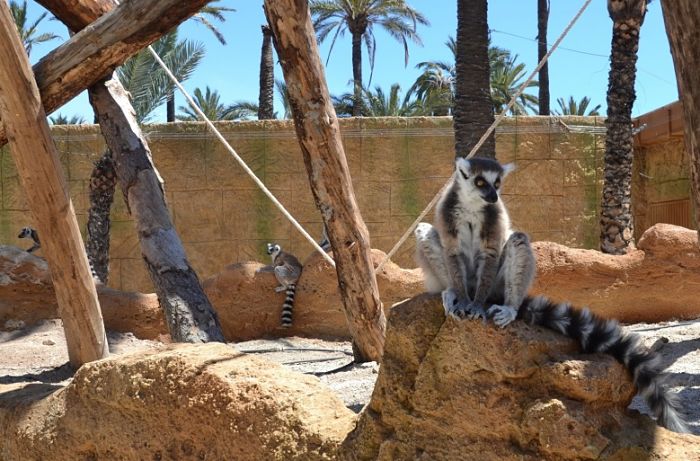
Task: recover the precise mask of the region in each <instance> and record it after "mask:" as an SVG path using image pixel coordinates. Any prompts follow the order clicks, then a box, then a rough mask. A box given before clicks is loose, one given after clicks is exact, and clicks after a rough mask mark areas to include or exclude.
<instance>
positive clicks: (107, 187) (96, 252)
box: [86, 149, 117, 285]
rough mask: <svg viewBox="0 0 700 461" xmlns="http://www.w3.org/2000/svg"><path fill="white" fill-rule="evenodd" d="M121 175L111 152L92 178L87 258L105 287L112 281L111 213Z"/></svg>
mask: <svg viewBox="0 0 700 461" xmlns="http://www.w3.org/2000/svg"><path fill="white" fill-rule="evenodd" d="M116 184H117V173H116V171H115V170H114V160H113V159H112V152H111V151H110V150H109V149H107V150H106V151H105V153H104V154H103V155H102V157H100V159H99V160H98V161H97V162H96V163H95V167H94V168H93V169H92V174H91V175H90V209H89V210H88V220H87V244H86V250H87V256H88V260H89V261H90V266H92V272H93V274H94V275H95V276H96V277H97V278H98V280H99V281H100V282H102V283H103V284H105V285H106V284H107V281H108V278H109V231H110V225H111V220H110V216H109V212H110V210H111V208H112V202H114V189H115V187H116Z"/></svg>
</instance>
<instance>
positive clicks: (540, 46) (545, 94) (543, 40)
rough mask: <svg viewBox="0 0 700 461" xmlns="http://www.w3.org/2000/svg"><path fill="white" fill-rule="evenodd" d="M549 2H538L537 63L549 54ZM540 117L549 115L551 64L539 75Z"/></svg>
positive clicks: (544, 67)
mask: <svg viewBox="0 0 700 461" xmlns="http://www.w3.org/2000/svg"><path fill="white" fill-rule="evenodd" d="M548 22H549V0H537V61H542V58H544V57H545V55H546V54H547V23H548ZM539 93H540V94H539V98H538V99H539V104H540V115H549V64H548V63H547V62H545V63H544V65H543V66H542V68H541V69H540V75H539Z"/></svg>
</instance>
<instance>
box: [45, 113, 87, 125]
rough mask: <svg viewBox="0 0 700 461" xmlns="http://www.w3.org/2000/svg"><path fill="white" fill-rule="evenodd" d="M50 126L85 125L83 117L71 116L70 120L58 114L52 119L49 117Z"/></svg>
mask: <svg viewBox="0 0 700 461" xmlns="http://www.w3.org/2000/svg"><path fill="white" fill-rule="evenodd" d="M49 120H50V121H51V124H52V125H82V124H83V123H85V117H83V116H82V115H73V116H71V117H70V118H68V117H67V116H65V115H63V114H61V113H58V114H56V115H54V116H53V117H49Z"/></svg>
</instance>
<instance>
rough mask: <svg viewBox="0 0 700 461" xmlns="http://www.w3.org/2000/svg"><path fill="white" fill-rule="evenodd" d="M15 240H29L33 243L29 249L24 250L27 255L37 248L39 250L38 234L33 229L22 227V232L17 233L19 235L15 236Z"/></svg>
mask: <svg viewBox="0 0 700 461" xmlns="http://www.w3.org/2000/svg"><path fill="white" fill-rule="evenodd" d="M17 238H20V239H24V238H30V239H32V242H34V244H33V245H32V246H31V247H29V248H27V250H26V251H27V253H31V252H33V251H36V250H38V249H39V248H41V242H40V241H39V234H38V233H37V231H36V230H35V229H33V228H31V227H23V228H22V230H21V231H20V232H19V235H18V236H17Z"/></svg>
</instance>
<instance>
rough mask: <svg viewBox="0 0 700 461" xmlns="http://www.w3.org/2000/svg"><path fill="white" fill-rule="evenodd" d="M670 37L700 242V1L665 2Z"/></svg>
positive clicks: (665, 21) (663, 1)
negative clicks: (699, 71) (699, 2)
mask: <svg viewBox="0 0 700 461" xmlns="http://www.w3.org/2000/svg"><path fill="white" fill-rule="evenodd" d="M661 8H662V10H663V15H664V23H665V24H666V34H667V35H668V41H669V43H670V44H671V56H672V57H673V67H674V68H675V69H676V80H677V81H678V94H679V96H680V100H681V104H682V106H683V117H684V119H685V123H684V124H683V129H684V133H685V149H686V152H688V157H689V162H690V178H691V182H690V185H691V189H692V193H693V202H694V205H695V216H696V227H697V229H698V241H700V219H698V218H697V216H698V211H699V210H700V79H698V72H697V71H698V69H700V48H698V43H700V9H698V4H697V0H673V1H669V0H662V1H661Z"/></svg>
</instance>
